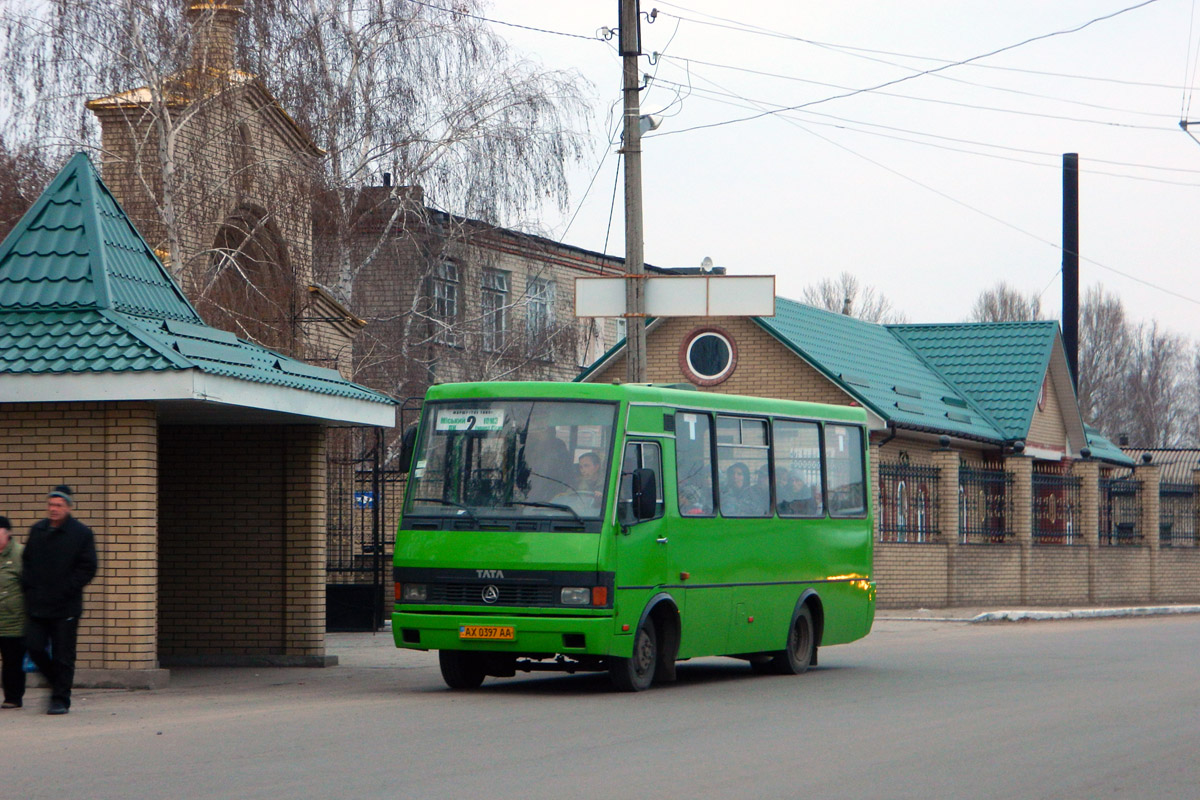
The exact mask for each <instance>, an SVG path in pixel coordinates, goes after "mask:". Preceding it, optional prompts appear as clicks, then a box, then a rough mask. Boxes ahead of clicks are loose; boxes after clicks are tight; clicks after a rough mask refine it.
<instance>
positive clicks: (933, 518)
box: [879, 463, 940, 544]
mask: <svg viewBox="0 0 1200 800" xmlns="http://www.w3.org/2000/svg"><path fill="white" fill-rule="evenodd" d="M939 474H940V470H938V468H937V467H922V466H914V465H912V464H902V463H890V464H884V463H881V464H880V465H879V541H881V542H905V543H915V544H928V543H931V542H937V541H939V537H938V523H937V508H938V476H939Z"/></svg>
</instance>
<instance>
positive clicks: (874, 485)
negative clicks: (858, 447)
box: [869, 442, 883, 542]
mask: <svg viewBox="0 0 1200 800" xmlns="http://www.w3.org/2000/svg"><path fill="white" fill-rule="evenodd" d="M869 449H870V455H871V501H872V503H871V505H872V514H871V541H873V542H878V541H879V515H880V514H882V513H883V508H882V506H880V504H879V492H880V488H881V487H880V486H879V445H878V444H876V443H875V442H872V443H871V445H870V448H869Z"/></svg>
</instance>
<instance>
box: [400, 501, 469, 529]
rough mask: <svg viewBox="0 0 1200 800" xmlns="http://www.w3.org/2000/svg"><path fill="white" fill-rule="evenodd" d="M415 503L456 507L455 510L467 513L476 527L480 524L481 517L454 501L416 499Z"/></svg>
mask: <svg viewBox="0 0 1200 800" xmlns="http://www.w3.org/2000/svg"><path fill="white" fill-rule="evenodd" d="M413 502H414V503H441V504H442V505H444V506H454V507H455V508H461V509H462V510H463V511H465V512H467V516H468V517H470V518H471V521H472V522H474V523H475V524H476V525H478V524H480V523H479V517H477V516H475V512H474V511H472V510H471V509H469V508H467V507H466V506H464V505H463V504H462V503H456V502H454V501H453V500H443V499H442V498H440V497H414V498H413Z"/></svg>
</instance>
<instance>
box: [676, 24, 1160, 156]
mask: <svg viewBox="0 0 1200 800" xmlns="http://www.w3.org/2000/svg"><path fill="white" fill-rule="evenodd" d="M1157 2H1160V0H1143V2H1141V3H1138V4H1136V5H1132V6H1128V7H1126V8H1123V9H1120V10H1118V11H1114V12H1112V13H1110V14H1105V15H1103V16H1099V17H1095V18H1093V19H1090V20H1088V21H1087V22H1084V23H1082V24H1080V25H1077V26H1075V27H1074V28H1065V29H1063V30H1058V31H1051V32H1050V33H1043V34H1039V35H1037V36H1031V37H1029V38H1027V39H1023V40H1021V41H1019V42H1016V43H1015V44H1010V45H1006V46H1004V47H1000V48H997V49H995V50H990V51H988V52H986V53H980V54H979V55H977V56H971V57H970V58H966V59H963V60H961V61H953V62H950V63H947V64H943V65H942V66H940V67H934V68H932V69H927V70H922V71H920V72H915V73H913V74H911V75H905V76H902V77H899V78H894V79H892V80H890V81H884V82H883V83H879V84H876V85H874V86H868V87H864V88H861V89H854V90H852V91H849V92H845V93H843V94H839V95H833V96H831V97H825V98H822V99H819V100H810V101H808V102H806V103H800V104H799V105H795V106H789V107H786V108H781V109H777V110H772V111H764V112H762V113H759V114H752V115H750V116H748V117H739V118H737V119H729V120H723V121H721V122H711V123H707V124H704V125H694V126H692V127H690V128H681V129H678V130H673V131H668V132H666V133H660V134H658V135H659V136H672V135H676V134H680V133H688V132H691V131H697V130H704V129H706V128H718V127H721V126H724V125H733V124H735V123H739V122H750V121H752V120H756V119H761V118H762V117H767V116H772V115H774V114H778V113H780V112H783V111H797V110H799V109H802V108H808V107H810V106H814V105H818V104H821V103H828V102H830V101H832V100H842V99H845V98H847V97H853V96H855V95H858V94H864V93H866V92H874V91H877V90H879V89H884V88H886V87H888V86H895V85H896V84H898V83H904V82H905V81H910V80H913V79H915V78H920V77H924V76H926V75H934V74H936V73H939V72H942V71H944V70H947V69H950V68H952V67H958V66H963V65H966V64H970V63H972V62H974V61H979V60H981V59H985V58H991V57H992V56H995V55H999V54H1000V53H1004V52H1008V51H1009V50H1015V49H1017V48H1019V47H1024V46H1025V45H1028V44H1032V43H1033V42H1038V41H1042V40H1045V39H1050V38H1053V37H1056V36H1064V35H1067V34H1071V33H1078V32H1079V31H1081V30H1083V29H1085V28H1087V27H1089V26H1091V25H1095V24H1096V23H1098V22H1103V21H1105V20H1109V19H1112V18H1114V17H1117V16H1120V15H1121V14H1126V13H1128V12H1130V11H1135V10H1137V9H1139V8H1144V7H1145V6H1149V5H1153V4H1154V3H1157ZM660 13H662V12H660ZM671 16H675V15H671Z"/></svg>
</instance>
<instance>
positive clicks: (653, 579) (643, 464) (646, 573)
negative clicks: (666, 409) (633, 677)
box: [617, 441, 668, 614]
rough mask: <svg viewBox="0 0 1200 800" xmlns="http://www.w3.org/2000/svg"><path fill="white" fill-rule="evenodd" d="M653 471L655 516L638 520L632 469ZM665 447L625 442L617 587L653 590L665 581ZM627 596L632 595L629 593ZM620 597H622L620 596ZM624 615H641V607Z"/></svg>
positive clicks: (619, 492) (644, 442) (619, 494)
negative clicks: (663, 486) (663, 454)
mask: <svg viewBox="0 0 1200 800" xmlns="http://www.w3.org/2000/svg"><path fill="white" fill-rule="evenodd" d="M636 469H645V470H651V471H653V472H654V476H655V490H654V491H655V506H654V516H653V517H651V518H649V519H641V520H639V519H637V518H636V515H635V511H634V507H633V506H634V503H633V471H634V470H636ZM662 481H663V471H662V448H661V447H660V446H659V444H658V442H650V441H630V442H628V443H627V444H626V445H625V454H624V457H623V459H622V461H621V482H620V486H619V491H618V494H617V520H618V521H619V522H620V523H621V532H620V533H619V534H617V589H618V590H620V589H622V588H624V589H626V590H628V589H635V588H636V589H639V590H645V592H646V593H647V594H646V596H647V597H648V596H649V594H648V592H649V591H650V590H653V589H656V588H658V587H660V586H662V585H663V583H665V582H666V577H667V561H668V559H667V546H668V542H667V534H666V527H665V526H664V524H663V488H662ZM626 596H629V597H631V596H632V595H631V594H630V593H629V592H626ZM618 599H619V598H618ZM624 613H625V614H639V613H641V608H638V609H636V610H635V609H625V610H624Z"/></svg>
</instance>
